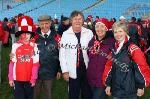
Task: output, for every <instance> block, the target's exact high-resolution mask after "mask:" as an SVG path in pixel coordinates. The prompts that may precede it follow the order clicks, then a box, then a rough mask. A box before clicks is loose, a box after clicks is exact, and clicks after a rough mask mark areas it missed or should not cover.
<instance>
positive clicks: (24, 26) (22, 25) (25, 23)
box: [16, 16, 34, 36]
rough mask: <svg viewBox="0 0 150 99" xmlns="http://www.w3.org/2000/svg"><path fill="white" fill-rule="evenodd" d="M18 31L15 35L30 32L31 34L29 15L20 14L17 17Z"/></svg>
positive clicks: (31, 25)
mask: <svg viewBox="0 0 150 99" xmlns="http://www.w3.org/2000/svg"><path fill="white" fill-rule="evenodd" d="M17 23H18V32H16V35H20V34H22V33H30V34H31V35H32V36H33V35H34V32H33V19H32V18H31V17H29V16H22V17H20V18H19V19H18V21H17Z"/></svg>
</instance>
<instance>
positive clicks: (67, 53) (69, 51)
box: [59, 27, 93, 79]
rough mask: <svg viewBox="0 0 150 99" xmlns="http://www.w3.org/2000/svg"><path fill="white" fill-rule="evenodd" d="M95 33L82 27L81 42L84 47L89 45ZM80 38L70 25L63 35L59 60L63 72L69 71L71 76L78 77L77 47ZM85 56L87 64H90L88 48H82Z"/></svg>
mask: <svg viewBox="0 0 150 99" xmlns="http://www.w3.org/2000/svg"><path fill="white" fill-rule="evenodd" d="M92 37H93V33H92V31H91V30H89V29H86V28H84V27H82V30H81V38H80V43H81V46H82V47H84V48H87V47H88V43H89V41H90V40H91V39H92ZM77 44H78V39H77V37H76V35H75V33H74V32H73V30H72V27H70V28H69V29H68V30H67V31H65V32H64V33H63V35H62V38H61V42H60V52H59V60H60V66H61V70H62V73H65V72H69V77H71V78H73V79H76V78H77V73H76V67H77V48H76V45H77ZM82 52H83V58H84V62H85V65H86V68H87V66H88V61H89V60H88V55H87V50H85V49H82Z"/></svg>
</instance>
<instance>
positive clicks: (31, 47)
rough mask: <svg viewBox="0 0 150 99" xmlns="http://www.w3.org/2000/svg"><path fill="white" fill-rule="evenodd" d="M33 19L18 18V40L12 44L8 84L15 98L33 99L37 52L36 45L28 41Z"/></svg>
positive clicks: (30, 36)
mask: <svg viewBox="0 0 150 99" xmlns="http://www.w3.org/2000/svg"><path fill="white" fill-rule="evenodd" d="M32 29H33V19H32V18H30V17H29V16H22V17H20V18H19V19H18V32H16V35H18V36H19V40H18V41H17V42H16V43H14V44H13V45H12V50H11V53H13V54H14V57H13V58H12V59H11V60H10V64H9V74H8V78H9V84H10V86H11V87H14V97H15V99H33V87H34V85H35V82H36V79H37V75H38V68H39V52H38V48H37V45H36V44H35V43H33V42H31V41H30V39H31V38H32V36H33V35H34V32H33V30H32Z"/></svg>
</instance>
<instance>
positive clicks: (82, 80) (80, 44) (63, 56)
mask: <svg viewBox="0 0 150 99" xmlns="http://www.w3.org/2000/svg"><path fill="white" fill-rule="evenodd" d="M70 19H71V25H72V26H71V27H70V28H69V29H68V30H67V31H65V32H64V33H63V35H62V38H61V43H60V53H59V59H60V65H61V69H62V73H63V78H64V79H65V80H66V81H69V99H79V96H80V90H81V97H82V99H91V92H90V89H89V85H88V81H87V77H86V68H87V64H88V56H87V49H88V48H87V47H88V43H89V41H90V40H91V39H92V37H93V33H92V31H91V30H89V29H86V28H84V27H83V26H82V25H83V22H84V16H83V14H82V13H81V12H79V11H73V12H72V13H71V16H70Z"/></svg>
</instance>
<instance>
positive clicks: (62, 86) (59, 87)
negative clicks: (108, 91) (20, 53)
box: [0, 47, 150, 99]
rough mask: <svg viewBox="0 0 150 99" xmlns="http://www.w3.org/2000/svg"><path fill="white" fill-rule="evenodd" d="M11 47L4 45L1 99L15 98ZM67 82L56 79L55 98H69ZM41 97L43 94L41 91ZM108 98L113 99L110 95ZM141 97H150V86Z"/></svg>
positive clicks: (0, 86) (149, 98)
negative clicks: (11, 82) (10, 78)
mask: <svg viewBox="0 0 150 99" xmlns="http://www.w3.org/2000/svg"><path fill="white" fill-rule="evenodd" d="M9 53H10V48H5V47H2V83H1V84H0V99H13V92H12V88H10V87H9V84H8V78H7V74H8V63H9ZM67 89H68V88H67V83H66V82H65V81H64V80H63V79H60V80H55V81H54V86H53V90H52V97H53V99H68V96H67V95H68V92H67ZM41 99H44V98H43V94H42V93H41ZM107 99H112V98H111V97H108V98H107ZM140 99H150V88H149V89H146V90H145V95H144V96H143V97H141V98H140Z"/></svg>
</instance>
